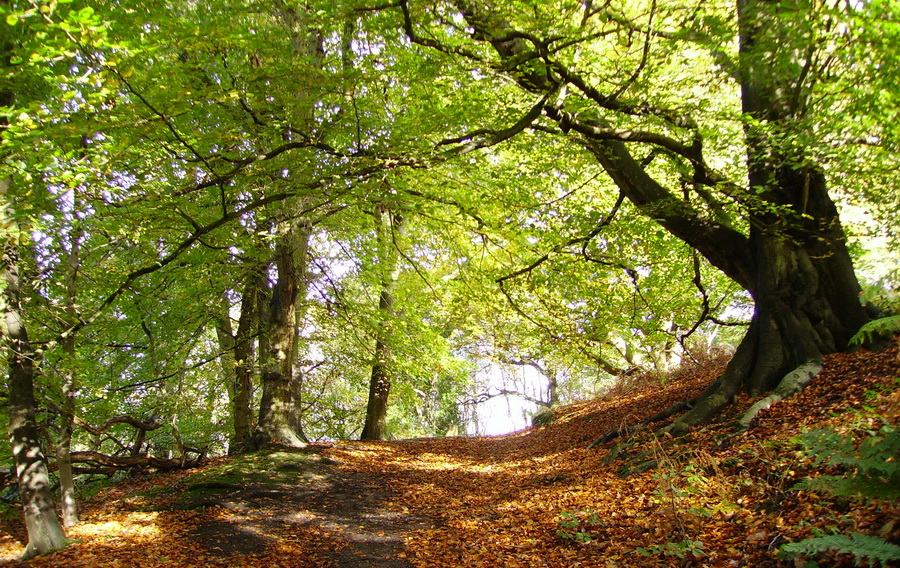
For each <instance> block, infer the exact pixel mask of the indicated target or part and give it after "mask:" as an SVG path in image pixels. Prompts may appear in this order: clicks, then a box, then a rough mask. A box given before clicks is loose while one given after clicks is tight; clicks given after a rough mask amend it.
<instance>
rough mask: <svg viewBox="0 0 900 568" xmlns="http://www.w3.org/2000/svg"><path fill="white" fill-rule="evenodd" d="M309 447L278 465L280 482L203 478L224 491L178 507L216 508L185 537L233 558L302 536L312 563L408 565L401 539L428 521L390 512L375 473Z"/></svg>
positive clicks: (389, 497)
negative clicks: (302, 456) (310, 547)
mask: <svg viewBox="0 0 900 568" xmlns="http://www.w3.org/2000/svg"><path fill="white" fill-rule="evenodd" d="M311 449H312V450H313V452H315V453H314V454H313V457H312V458H311V459H307V460H304V461H303V462H302V463H301V464H297V463H294V462H289V463H284V464H281V465H280V466H279V467H278V469H279V472H280V474H281V475H279V476H278V479H279V480H280V481H282V482H281V483H249V484H244V485H238V484H227V483H222V484H219V485H216V483H215V482H209V483H207V484H206V485H205V486H206V487H208V488H209V489H213V490H215V489H216V488H222V492H221V493H220V494H217V495H210V494H209V493H203V494H201V495H202V496H197V497H195V498H192V499H191V500H188V501H186V502H183V503H182V504H181V505H182V506H187V507H190V506H192V505H194V504H199V505H202V506H205V507H208V508H214V509H218V510H219V511H218V514H216V515H214V516H213V515H211V517H210V519H209V520H207V521H205V522H202V523H200V524H199V525H198V526H196V527H195V528H194V529H193V530H192V531H191V534H190V536H191V538H193V539H196V542H197V543H198V544H199V545H200V546H202V548H203V549H204V550H205V551H207V552H208V553H209V554H211V555H215V556H221V557H229V558H230V559H231V560H232V561H236V560H238V559H239V558H240V557H244V556H255V555H259V554H262V553H263V552H264V551H265V550H266V549H267V547H271V546H274V545H275V544H277V542H278V540H279V539H282V538H304V537H306V538H307V539H308V542H307V544H310V545H313V548H314V549H315V556H317V558H315V559H313V558H310V560H311V561H315V563H316V564H321V565H325V566H332V567H335V568H350V567H372V568H407V567H410V568H411V567H412V564H411V563H410V562H409V561H408V560H406V558H405V556H406V555H405V553H404V537H405V536H406V535H407V534H409V533H410V532H411V531H413V530H419V529H421V528H424V527H425V526H427V525H428V523H427V521H426V520H425V519H422V518H416V517H412V516H411V515H409V514H408V513H400V512H397V511H395V510H392V508H391V506H390V505H391V503H392V502H393V499H394V494H393V493H392V492H391V491H390V490H389V489H388V488H387V486H386V484H385V481H384V479H382V476H381V475H379V474H378V473H377V472H366V471H353V470H350V469H346V468H343V467H342V464H341V463H340V462H337V461H335V460H332V459H330V458H328V457H326V456H324V455H321V452H322V451H323V450H325V451H327V447H324V446H317V447H313V448H311ZM306 453H307V452H304V454H306ZM316 454H319V455H316ZM254 477H255V476H254ZM291 478H294V479H293V480H292V479H291ZM198 485H199V486H200V488H203V487H204V484H202V483H201V484H198ZM195 487H196V486H195ZM311 564H312V562H311Z"/></svg>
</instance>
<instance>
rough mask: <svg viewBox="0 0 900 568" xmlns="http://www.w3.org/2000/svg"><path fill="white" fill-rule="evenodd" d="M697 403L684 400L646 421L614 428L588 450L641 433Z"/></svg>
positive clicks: (693, 399) (695, 399)
mask: <svg viewBox="0 0 900 568" xmlns="http://www.w3.org/2000/svg"><path fill="white" fill-rule="evenodd" d="M696 403H697V398H692V399H690V400H683V401H681V402H676V403H675V404H673V405H672V406H670V407H669V408H667V409H665V410H663V411H662V412H658V413H656V414H654V415H653V416H651V417H650V418H645V419H644V420H641V421H640V422H638V423H637V424H632V425H630V426H620V427H618V428H613V429H612V430H610V431H608V432H606V433H605V434H603V435H602V436H600V437H599V438H597V439H596V440H594V441H593V442H591V443H590V444H589V445H588V447H587V449H589V450H590V449H593V448H594V447H595V446H602V445H603V444H606V443H608V442H611V441H612V440H615V439H616V438H618V437H620V436H629V435H631V434H634V433H636V432H639V431H640V430H642V429H643V428H644V427H646V426H647V425H649V424H653V423H655V422H661V421H663V420H665V419H666V418H669V417H671V416H674V415H676V414H678V413H679V412H684V411H685V410H690V409H691V408H693V407H694V404H696Z"/></svg>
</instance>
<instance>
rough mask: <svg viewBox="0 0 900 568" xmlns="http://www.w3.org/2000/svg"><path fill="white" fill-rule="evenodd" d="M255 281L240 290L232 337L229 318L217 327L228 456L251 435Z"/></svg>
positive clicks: (236, 452) (242, 447)
mask: <svg viewBox="0 0 900 568" xmlns="http://www.w3.org/2000/svg"><path fill="white" fill-rule="evenodd" d="M258 293H259V282H258V279H257V278H256V277H255V276H251V277H248V279H247V283H246V284H245V285H244V289H243V290H242V291H241V314H240V316H239V317H238V329H237V334H236V335H235V334H234V332H233V331H232V327H231V319H230V318H229V317H226V318H223V319H222V320H221V321H220V322H219V323H218V326H217V334H218V336H219V345H220V348H221V350H222V352H223V367H224V369H223V370H224V371H225V374H226V380H227V381H228V382H229V387H228V391H229V394H230V396H231V422H232V427H233V428H234V435H233V436H232V438H231V442H230V443H229V445H228V453H229V454H231V455H233V454H239V453H241V452H243V451H245V449H246V448H247V444H248V443H249V441H250V438H251V436H252V435H253V428H254V426H255V424H254V422H253V411H252V402H253V367H254V352H253V351H254V350H253V330H254V329H255V327H256V325H257V303H258V298H257V296H258Z"/></svg>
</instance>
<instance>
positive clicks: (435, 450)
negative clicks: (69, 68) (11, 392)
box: [0, 341, 900, 568]
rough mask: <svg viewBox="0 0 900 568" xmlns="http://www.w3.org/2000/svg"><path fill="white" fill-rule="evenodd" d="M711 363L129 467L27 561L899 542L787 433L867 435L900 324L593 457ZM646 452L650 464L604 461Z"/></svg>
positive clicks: (750, 560) (699, 378) (626, 560)
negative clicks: (828, 429)
mask: <svg viewBox="0 0 900 568" xmlns="http://www.w3.org/2000/svg"><path fill="white" fill-rule="evenodd" d="M720 371H721V368H720V367H716V366H714V365H707V366H706V367H703V368H700V369H695V370H693V371H690V372H687V373H685V374H683V375H681V376H680V377H678V378H677V379H674V380H670V381H669V382H667V383H666V385H665V386H663V387H661V386H660V385H659V383H658V381H655V380H652V379H649V378H644V379H642V380H637V381H636V382H635V384H633V385H631V386H630V388H620V389H618V391H617V392H616V393H615V394H611V395H609V396H607V397H605V398H603V399H600V400H595V401H590V402H583V403H579V404H575V405H570V406H567V407H564V408H561V409H558V410H556V411H555V413H554V416H555V420H554V421H553V422H552V423H551V424H550V425H548V426H546V427H543V428H540V429H532V430H528V431H525V432H521V433H517V434H513V435H509V436H502V437H496V438H443V439H429V440H411V441H402V442H384V443H354V442H347V443H338V444H326V445H314V446H311V447H310V448H308V449H307V450H304V451H302V452H297V451H269V452H263V453H259V454H253V455H250V456H243V457H240V458H237V459H220V460H215V461H212V462H210V463H209V464H207V465H206V466H204V467H202V468H200V469H199V470H193V471H190V472H179V473H173V474H167V475H156V476H146V477H141V478H137V479H133V480H131V481H129V482H127V483H123V484H120V485H117V486H115V487H113V488H111V489H108V490H106V491H104V492H102V493H100V494H98V495H97V496H95V497H94V498H93V499H91V500H90V501H89V502H87V503H84V504H83V505H82V518H83V519H84V521H83V522H82V523H81V524H79V525H78V526H77V527H74V528H73V529H71V530H70V531H69V534H70V536H71V537H72V538H73V539H75V542H74V543H73V544H72V545H70V546H69V547H68V548H66V549H65V550H63V551H60V552H57V553H55V554H52V555H50V556H47V557H43V558H38V559H35V560H32V561H30V562H29V563H28V564H27V565H30V566H41V567H45V566H46V567H51V566H52V567H80V566H85V567H88V566H90V567H113V566H116V567H127V566H135V567H137V566H140V567H147V568H153V567H156V566H179V565H182V566H185V567H187V566H191V567H196V566H242V567H260V568H262V567H266V568H277V567H281V568H292V567H317V566H322V567H327V566H337V567H350V566H361V567H364V566H371V567H379V568H395V567H396V568H403V567H409V566H420V567H451V566H452V567H456V566H505V567H516V566H521V567H567V568H568V567H576V566H582V567H588V566H600V567H602V566H648V567H652V566H710V567H714V566H715V567H718V566H723V567H731V566H734V567H743V566H748V567H763V566H795V565H802V564H795V563H794V562H789V561H786V560H779V559H777V558H776V554H777V552H778V549H779V547H780V545H781V544H783V543H785V542H790V541H797V540H802V539H804V538H808V537H810V536H811V535H813V534H814V533H815V532H816V531H817V530H820V529H824V530H831V528H836V529H838V530H840V531H845V532H851V531H852V532H859V533H863V534H869V535H877V536H881V537H884V538H886V539H887V540H889V541H893V542H897V541H898V538H900V526H898V524H897V523H896V519H898V518H900V515H898V513H900V510H898V508H897V507H896V503H894V504H891V503H887V502H878V501H876V502H874V503H872V504H861V503H856V502H851V501H848V500H844V499H838V498H831V497H827V496H825V495H817V494H815V493H811V492H808V491H794V490H792V487H793V486H794V485H795V484H796V483H797V482H798V481H800V480H802V479H804V478H806V477H808V476H816V475H821V474H823V473H840V472H839V471H830V472H828V471H824V470H823V469H822V468H821V467H818V468H817V467H814V466H813V464H812V463H811V461H810V459H809V457H808V456H806V454H804V453H803V452H801V451H799V449H800V448H799V446H798V445H797V443H796V442H795V441H794V440H793V438H794V437H795V436H796V435H797V434H799V433H800V432H801V431H803V430H805V429H810V428H813V427H819V426H832V427H835V428H838V429H839V430H840V431H842V432H846V435H848V436H849V435H856V436H865V435H866V432H867V431H874V430H877V429H878V428H879V427H880V426H881V425H882V423H883V422H889V423H891V424H893V425H897V422H898V420H900V416H898V415H900V390H898V377H900V360H898V350H897V343H896V341H895V342H894V344H893V345H892V347H891V348H890V349H889V350H885V351H882V352H879V353H872V352H869V351H861V352H859V353H855V354H851V355H834V356H831V357H829V358H828V359H827V363H826V368H825V370H824V371H823V373H822V374H821V375H820V376H819V377H818V378H817V379H816V380H815V381H814V383H813V384H812V385H811V386H810V387H809V388H807V389H806V390H805V391H804V392H803V393H801V394H800V395H798V396H796V397H794V398H792V399H790V400H787V401H784V402H782V403H779V404H777V405H775V406H773V407H772V408H771V409H769V410H766V411H764V412H763V413H761V414H760V416H759V418H758V421H757V424H756V427H755V428H754V429H753V430H751V431H749V432H747V433H744V434H741V435H738V436H734V437H732V436H731V433H732V431H731V430H730V424H731V423H732V421H733V419H734V417H735V416H736V415H737V414H738V413H739V412H741V411H742V410H744V409H746V408H747V407H748V406H749V405H750V404H751V403H752V401H751V400H749V399H742V400H739V401H738V403H737V404H736V405H735V406H734V407H733V408H732V411H731V413H729V414H726V415H724V416H723V417H722V421H721V422H719V423H716V424H712V425H710V426H708V427H707V428H704V429H702V430H701V431H698V432H696V433H694V434H693V435H692V436H691V437H690V439H689V440H687V443H678V444H672V443H671V442H670V441H669V440H665V439H657V438H655V437H654V436H649V435H647V433H642V434H637V435H636V438H635V439H627V440H624V445H623V447H625V448H626V449H625V451H623V452H622V453H621V454H620V457H618V458H616V459H612V460H609V459H605V458H607V457H608V456H609V449H610V447H609V446H605V447H603V448H599V449H593V450H587V449H586V446H587V445H588V443H590V442H591V441H592V440H594V439H595V438H596V437H598V436H600V435H601V434H603V433H604V432H606V431H607V430H609V429H611V428H613V427H616V426H619V425H621V424H623V423H633V422H635V421H638V420H640V419H641V418H643V417H646V416H649V415H651V414H653V413H655V412H657V411H659V410H662V409H664V408H666V407H667V406H668V405H669V404H671V403H672V402H675V401H678V400H682V399H685V398H690V397H691V396H695V395H696V394H698V393H699V392H700V391H701V390H702V389H703V388H704V386H705V385H707V384H708V383H709V382H710V380H711V379H712V378H713V377H714V376H716V374H717V373H719V372H720ZM650 459H653V460H656V464H657V468H656V469H654V470H652V471H647V472H645V473H641V474H637V475H632V476H630V477H628V478H621V477H619V475H618V474H619V472H620V471H621V470H622V468H623V467H626V466H627V465H633V464H634V463H639V462H641V461H645V460H650ZM2 529H3V533H2V536H0V564H4V562H5V565H9V566H24V565H25V564H21V563H19V562H17V561H16V560H14V558H15V555H16V554H18V553H20V552H21V550H22V543H23V541H24V536H25V535H24V530H23V528H22V527H21V522H20V521H19V520H18V519H16V520H13V521H10V522H5V523H3V524H2ZM820 564H821V565H823V566H852V565H853V559H852V558H850V557H840V556H831V557H826V558H820Z"/></svg>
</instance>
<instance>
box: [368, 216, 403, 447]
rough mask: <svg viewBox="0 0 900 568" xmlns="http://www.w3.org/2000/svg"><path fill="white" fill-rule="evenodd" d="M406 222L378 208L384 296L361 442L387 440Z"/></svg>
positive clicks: (376, 335) (382, 293)
mask: <svg viewBox="0 0 900 568" xmlns="http://www.w3.org/2000/svg"><path fill="white" fill-rule="evenodd" d="M403 223H404V221H403V218H402V217H401V216H400V215H392V214H391V213H390V212H389V211H388V210H387V208H386V207H385V206H384V204H381V203H379V204H377V205H376V207H375V231H376V235H377V239H378V261H379V266H378V270H379V272H380V280H381V293H380V296H379V300H378V324H377V328H376V330H375V353H374V361H373V363H372V375H371V378H370V379H369V400H368V403H367V405H366V421H365V424H364V426H363V430H362V434H361V436H360V439H362V440H383V439H385V438H386V437H387V410H388V398H389V397H390V394H391V374H392V373H391V366H392V365H391V341H392V340H393V337H392V336H393V333H394V325H393V322H392V319H393V317H394V296H393V290H394V286H395V284H396V282H397V255H396V252H395V248H394V247H395V246H396V243H395V242H394V241H395V238H396V237H397V236H400V235H402V233H403Z"/></svg>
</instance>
